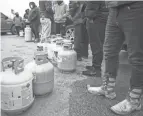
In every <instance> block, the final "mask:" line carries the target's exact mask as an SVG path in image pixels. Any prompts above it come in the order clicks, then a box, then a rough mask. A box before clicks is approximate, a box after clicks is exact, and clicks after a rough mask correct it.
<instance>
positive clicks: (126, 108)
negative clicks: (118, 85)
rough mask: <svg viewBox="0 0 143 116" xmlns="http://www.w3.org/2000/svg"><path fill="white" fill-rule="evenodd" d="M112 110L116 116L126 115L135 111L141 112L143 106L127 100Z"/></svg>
mask: <svg viewBox="0 0 143 116" xmlns="http://www.w3.org/2000/svg"><path fill="white" fill-rule="evenodd" d="M111 110H112V111H113V112H114V113H116V114H120V115H126V114H130V113H131V112H133V111H136V110H141V104H139V103H138V104H133V103H131V102H130V101H129V100H128V99H125V100H123V101H122V102H120V103H118V104H116V105H114V106H112V107H111Z"/></svg>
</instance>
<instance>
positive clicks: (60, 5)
mask: <svg viewBox="0 0 143 116" xmlns="http://www.w3.org/2000/svg"><path fill="white" fill-rule="evenodd" d="M53 10H54V21H55V32H56V34H61V35H62V36H64V35H65V22H66V17H67V15H68V11H69V8H68V6H67V5H66V4H65V3H64V2H63V1H62V0H61V1H57V2H56V4H55V5H54V7H53Z"/></svg>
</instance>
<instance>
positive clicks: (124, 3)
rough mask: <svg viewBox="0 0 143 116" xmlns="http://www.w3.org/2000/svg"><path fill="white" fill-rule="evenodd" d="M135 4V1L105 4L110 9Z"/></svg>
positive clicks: (107, 2)
mask: <svg viewBox="0 0 143 116" xmlns="http://www.w3.org/2000/svg"><path fill="white" fill-rule="evenodd" d="M135 2H137V1H106V2H105V3H106V6H107V7H108V8H112V7H119V6H122V5H129V4H132V3H135Z"/></svg>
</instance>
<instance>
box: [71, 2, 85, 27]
mask: <svg viewBox="0 0 143 116" xmlns="http://www.w3.org/2000/svg"><path fill="white" fill-rule="evenodd" d="M73 4H76V3H73ZM73 6H74V5H73ZM83 6H84V4H80V6H79V7H75V8H74V7H73V8H72V9H71V10H70V14H71V16H72V21H73V23H74V25H77V24H81V23H83V17H84V16H83V15H84V12H83V11H82V8H83Z"/></svg>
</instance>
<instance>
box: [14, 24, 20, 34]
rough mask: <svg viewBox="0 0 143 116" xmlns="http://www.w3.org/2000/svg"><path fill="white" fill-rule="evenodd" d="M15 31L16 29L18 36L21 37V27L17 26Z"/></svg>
mask: <svg viewBox="0 0 143 116" xmlns="http://www.w3.org/2000/svg"><path fill="white" fill-rule="evenodd" d="M15 29H16V33H17V35H18V36H19V32H20V29H21V27H20V26H15Z"/></svg>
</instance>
